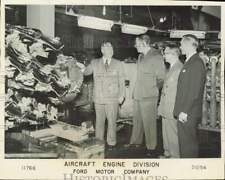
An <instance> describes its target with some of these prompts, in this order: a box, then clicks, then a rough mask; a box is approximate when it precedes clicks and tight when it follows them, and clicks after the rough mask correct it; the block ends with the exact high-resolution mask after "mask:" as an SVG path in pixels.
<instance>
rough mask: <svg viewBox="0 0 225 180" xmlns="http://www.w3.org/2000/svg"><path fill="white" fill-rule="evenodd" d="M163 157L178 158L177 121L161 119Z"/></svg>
mask: <svg viewBox="0 0 225 180" xmlns="http://www.w3.org/2000/svg"><path fill="white" fill-rule="evenodd" d="M162 131H163V147H164V155H165V156H170V157H172V158H179V157H180V152H179V143H178V134H177V120H176V119H167V118H164V117H163V118H162Z"/></svg>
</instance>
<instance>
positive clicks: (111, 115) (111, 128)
mask: <svg viewBox="0 0 225 180" xmlns="http://www.w3.org/2000/svg"><path fill="white" fill-rule="evenodd" d="M118 107H119V105H118V103H112V104H97V103H95V112H96V127H95V136H96V137H97V138H99V139H101V140H104V132H105V119H106V118H107V120H108V129H107V143H108V145H111V146H114V145H116V120H117V117H118Z"/></svg>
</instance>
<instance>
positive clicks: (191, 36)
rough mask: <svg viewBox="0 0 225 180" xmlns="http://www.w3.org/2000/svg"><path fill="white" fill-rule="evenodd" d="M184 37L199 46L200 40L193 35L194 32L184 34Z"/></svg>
mask: <svg viewBox="0 0 225 180" xmlns="http://www.w3.org/2000/svg"><path fill="white" fill-rule="evenodd" d="M183 39H184V40H187V41H192V45H193V46H194V47H196V48H198V45H199V41H198V38H197V37H196V36H195V35H193V34H186V35H184V36H183Z"/></svg>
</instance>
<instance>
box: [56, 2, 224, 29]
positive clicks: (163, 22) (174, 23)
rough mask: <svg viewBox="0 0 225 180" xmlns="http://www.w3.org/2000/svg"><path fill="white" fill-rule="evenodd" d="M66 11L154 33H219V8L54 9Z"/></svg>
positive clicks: (128, 7)
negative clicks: (160, 31) (181, 31)
mask: <svg viewBox="0 0 225 180" xmlns="http://www.w3.org/2000/svg"><path fill="white" fill-rule="evenodd" d="M66 10H67V11H71V10H72V11H73V12H74V13H75V14H82V15H87V16H94V17H99V18H103V19H109V20H113V21H115V22H123V23H129V24H135V25H141V26H146V27H148V28H152V29H156V30H170V29H179V30H204V31H214V30H218V31H219V30H220V7H219V6H218V7H215V6H213V7H209V6H56V11H57V12H61V13H65V11H66ZM205 24H207V26H206V25H205Z"/></svg>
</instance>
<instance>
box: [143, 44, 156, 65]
mask: <svg viewBox="0 0 225 180" xmlns="http://www.w3.org/2000/svg"><path fill="white" fill-rule="evenodd" d="M154 52H155V49H154V48H153V47H151V49H150V50H149V51H148V52H147V54H146V55H145V56H144V55H142V59H141V61H143V62H144V61H149V58H150V57H151V56H152V55H153V54H154Z"/></svg>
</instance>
